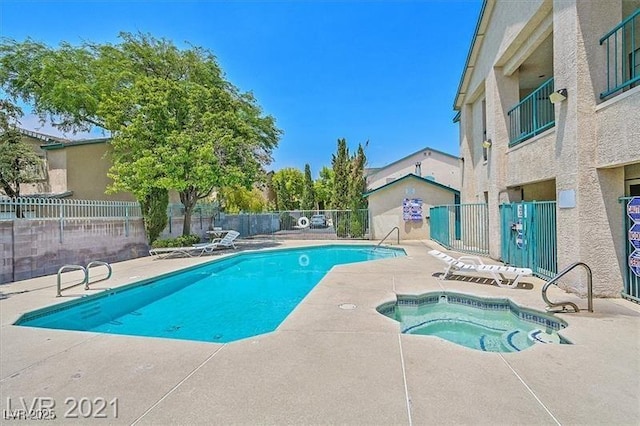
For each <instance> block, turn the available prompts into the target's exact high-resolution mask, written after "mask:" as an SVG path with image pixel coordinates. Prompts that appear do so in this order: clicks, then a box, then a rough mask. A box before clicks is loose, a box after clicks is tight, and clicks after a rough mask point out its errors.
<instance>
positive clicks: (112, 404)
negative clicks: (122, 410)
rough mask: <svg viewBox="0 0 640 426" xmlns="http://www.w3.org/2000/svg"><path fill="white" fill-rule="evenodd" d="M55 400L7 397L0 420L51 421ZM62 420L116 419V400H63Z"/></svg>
mask: <svg viewBox="0 0 640 426" xmlns="http://www.w3.org/2000/svg"><path fill="white" fill-rule="evenodd" d="M56 408H60V407H59V406H58V405H56V400H55V399H54V398H52V397H50V396H37V397H35V398H33V399H30V398H24V397H19V398H11V397H7V408H4V409H3V410H2V420H53V419H56V418H57V417H58V412H57V410H56ZM62 408H63V410H62V411H63V412H62V418H65V419H78V418H81V419H82V418H84V419H89V418H91V419H108V418H112V419H115V418H118V398H112V399H111V400H108V399H107V398H103V397H96V398H86V397H84V398H75V397H68V398H65V399H64V404H63V407H62Z"/></svg>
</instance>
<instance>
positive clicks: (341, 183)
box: [331, 138, 350, 210]
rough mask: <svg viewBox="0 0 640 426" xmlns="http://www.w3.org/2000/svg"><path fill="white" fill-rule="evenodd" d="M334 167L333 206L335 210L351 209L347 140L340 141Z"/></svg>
mask: <svg viewBox="0 0 640 426" xmlns="http://www.w3.org/2000/svg"><path fill="white" fill-rule="evenodd" d="M331 165H332V166H333V193H332V197H331V200H332V203H331V204H332V206H333V208H334V209H340V210H344V209H347V208H349V186H350V185H349V177H350V158H349V148H348V147H347V140H346V139H344V138H342V139H338V149H337V152H336V154H333V156H332V159H331Z"/></svg>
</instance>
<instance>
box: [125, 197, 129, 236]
mask: <svg viewBox="0 0 640 426" xmlns="http://www.w3.org/2000/svg"><path fill="white" fill-rule="evenodd" d="M124 218H125V219H124V236H125V237H128V236H129V205H128V204H127V205H125V206H124Z"/></svg>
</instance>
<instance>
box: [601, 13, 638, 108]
mask: <svg viewBox="0 0 640 426" xmlns="http://www.w3.org/2000/svg"><path fill="white" fill-rule="evenodd" d="M600 45H606V46H607V89H606V90H605V91H604V92H602V93H600V98H601V99H605V98H607V97H609V96H611V95H613V94H616V93H618V92H620V91H622V90H625V89H628V88H630V87H633V85H635V84H637V83H638V82H640V9H638V10H636V11H635V12H634V13H632V14H631V15H630V16H628V17H627V18H625V19H624V20H623V21H622V22H620V23H619V24H618V25H616V26H615V27H614V28H613V29H612V30H611V31H609V32H608V33H606V34H605V35H604V36H602V38H601V39H600Z"/></svg>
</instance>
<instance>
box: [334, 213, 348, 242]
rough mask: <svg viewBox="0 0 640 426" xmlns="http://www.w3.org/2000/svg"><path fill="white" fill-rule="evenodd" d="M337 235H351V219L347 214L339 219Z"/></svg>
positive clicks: (342, 236) (345, 236)
mask: <svg viewBox="0 0 640 426" xmlns="http://www.w3.org/2000/svg"><path fill="white" fill-rule="evenodd" d="M336 235H337V236H338V237H341V238H347V237H348V236H349V221H348V220H347V218H346V217H345V216H342V217H340V219H338V226H336Z"/></svg>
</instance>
